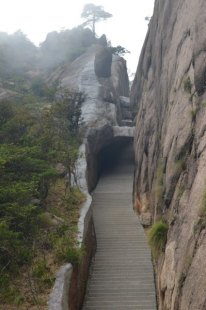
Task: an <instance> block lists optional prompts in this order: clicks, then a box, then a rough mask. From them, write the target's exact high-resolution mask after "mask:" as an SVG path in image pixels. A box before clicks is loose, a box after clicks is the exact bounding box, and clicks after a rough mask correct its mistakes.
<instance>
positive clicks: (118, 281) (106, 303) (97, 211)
mask: <svg viewBox="0 0 206 310" xmlns="http://www.w3.org/2000/svg"><path fill="white" fill-rule="evenodd" d="M120 155H121V156H119V159H118V160H117V162H116V165H115V166H114V167H113V168H112V170H110V171H107V172H105V173H104V175H102V177H101V179H100V181H99V183H98V185H97V187H96V189H95V192H94V193H93V217H94V225H95V231H96V238H97V251H96V254H95V258H94V261H93V264H92V267H91V274H90V278H89V281H88V285H87V293H86V297H85V302H84V306H83V310H108V309H111V310H112V309H115V310H121V309H124V310H127V309H134V310H135V309H136V310H156V295H155V285H154V274H153V266H152V263H151V254H150V250H149V248H148V245H147V241H146V237H145V234H144V231H143V228H142V226H141V224H140V222H139V220H138V218H137V216H136V215H135V214H134V212H133V209H132V183H133V162H132V156H131V155H132V152H131V146H130V147H128V148H126V149H125V150H124V151H123V152H122V153H121V154H120Z"/></svg>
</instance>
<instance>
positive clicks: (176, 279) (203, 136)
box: [131, 0, 206, 310]
mask: <svg viewBox="0 0 206 310" xmlns="http://www.w3.org/2000/svg"><path fill="white" fill-rule="evenodd" d="M205 12H206V2H205V0H172V1H170V0H156V1H155V8H154V15H153V17H152V19H151V21H150V24H149V29H148V33H147V36H146V39H145V43H144V46H143V49H142V53H141V57H140V60H139V65H138V69H137V73H136V76H135V80H134V83H133V86H132V90H131V103H132V105H133V107H134V110H135V111H136V115H137V116H136V129H135V157H136V173H135V182H134V191H135V194H134V199H135V207H136V208H137V210H138V212H139V213H141V215H142V214H144V213H147V214H148V212H150V213H152V216H153V220H154V221H156V220H158V219H160V218H163V219H164V221H166V222H167V223H168V226H169V230H168V234H167V244H166V247H165V251H164V253H162V254H161V255H160V256H159V258H158V259H157V261H156V271H157V290H158V299H159V309H164V310H173V309H176V310H186V309H187V310H188V309H191V310H196V309H202V310H203V309H206V294H205V289H206V280H205V279H206V260H205V257H206V206H205V201H204V194H205V192H206V182H205V181H206V125H205V124H206V36H205V33H206V15H205Z"/></svg>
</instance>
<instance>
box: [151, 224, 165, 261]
mask: <svg viewBox="0 0 206 310" xmlns="http://www.w3.org/2000/svg"><path fill="white" fill-rule="evenodd" d="M167 232H168V225H167V224H166V223H164V222H163V221H162V220H161V221H159V222H157V223H155V224H153V226H152V227H151V229H150V230H149V234H148V237H149V244H150V246H151V248H152V253H153V255H154V257H158V256H159V254H160V253H161V252H163V251H164V249H165V245H166V242H167Z"/></svg>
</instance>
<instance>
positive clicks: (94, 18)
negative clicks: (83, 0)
mask: <svg viewBox="0 0 206 310" xmlns="http://www.w3.org/2000/svg"><path fill="white" fill-rule="evenodd" d="M81 17H82V18H84V19H85V20H86V21H85V22H84V23H83V24H82V25H83V26H87V25H89V26H91V27H92V32H93V34H94V36H95V34H96V32H95V26H96V22H99V21H101V20H105V19H107V18H110V17H112V14H110V13H108V12H106V11H104V8H103V7H102V6H101V5H94V4H93V3H88V4H85V6H84V9H83V12H82V14H81Z"/></svg>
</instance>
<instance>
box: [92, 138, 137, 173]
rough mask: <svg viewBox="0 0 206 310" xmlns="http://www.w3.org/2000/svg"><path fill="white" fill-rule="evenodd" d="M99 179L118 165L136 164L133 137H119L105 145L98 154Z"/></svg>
mask: <svg viewBox="0 0 206 310" xmlns="http://www.w3.org/2000/svg"><path fill="white" fill-rule="evenodd" d="M97 161H98V179H99V178H100V177H101V175H102V174H105V173H107V172H110V171H111V170H112V169H115V167H116V166H117V165H124V164H127V165H131V166H132V167H133V166H134V150H133V138H132V137H117V138H114V139H113V140H112V142H111V143H110V144H108V145H107V146H105V147H103V148H102V149H101V150H100V151H99V153H98V155H97Z"/></svg>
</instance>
